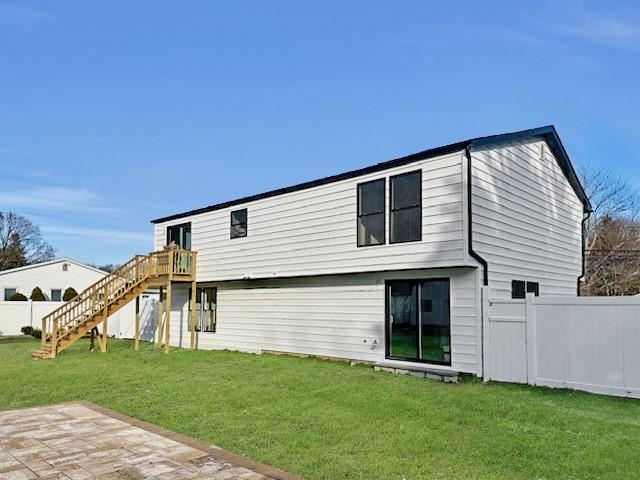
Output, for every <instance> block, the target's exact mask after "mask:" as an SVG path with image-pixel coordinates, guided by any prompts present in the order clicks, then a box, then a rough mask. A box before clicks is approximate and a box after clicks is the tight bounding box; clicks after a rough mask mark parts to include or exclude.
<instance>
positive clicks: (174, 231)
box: [167, 223, 191, 250]
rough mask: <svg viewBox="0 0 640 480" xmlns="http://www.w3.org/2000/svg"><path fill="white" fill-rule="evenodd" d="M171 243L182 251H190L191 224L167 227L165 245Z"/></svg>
mask: <svg viewBox="0 0 640 480" xmlns="http://www.w3.org/2000/svg"><path fill="white" fill-rule="evenodd" d="M171 243H175V244H176V245H177V247H178V248H181V249H183V250H191V223H183V224H180V225H171V226H169V227H167V245H170V244H171Z"/></svg>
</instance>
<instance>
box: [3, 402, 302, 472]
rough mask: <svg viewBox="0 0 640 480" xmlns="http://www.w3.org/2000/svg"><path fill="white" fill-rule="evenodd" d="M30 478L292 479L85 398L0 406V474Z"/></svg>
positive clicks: (265, 466)
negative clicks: (18, 406)
mask: <svg viewBox="0 0 640 480" xmlns="http://www.w3.org/2000/svg"><path fill="white" fill-rule="evenodd" d="M35 478H45V479H48V480H49V479H50V480H54V479H60V480H92V479H98V480H142V479H148V478H153V479H157V480H183V479H187V480H192V479H193V480H199V479H211V480H214V479H220V480H223V479H224V480H231V479H244V480H295V479H296V478H297V477H294V476H293V475H289V474H287V473H285V472H282V471H280V470H277V469H275V468H272V467H269V466H267V465H263V464H260V463H257V462H253V461H251V460H248V459H246V458H244V457H241V456H239V455H235V454H233V453H230V452H227V451H225V450H222V449H220V448H217V447H214V446H210V445H205V444H203V443H201V442H198V441H196V440H193V439H190V438H187V437H184V436H182V435H178V434H176V433H173V432H169V431H167V430H164V429H162V428H159V427H156V426H154V425H150V424H147V423H144V422H141V421H139V420H136V419H133V418H130V417H126V416H125V415H121V414H119V413H117V412H113V411H111V410H107V409H104V408H102V407H98V406H97V405H93V404H91V403H88V402H72V403H63V404H57V405H48V406H43V407H34V408H26V409H19V410H9V411H4V412H0V480H31V479H35ZM298 480H299V479H298Z"/></svg>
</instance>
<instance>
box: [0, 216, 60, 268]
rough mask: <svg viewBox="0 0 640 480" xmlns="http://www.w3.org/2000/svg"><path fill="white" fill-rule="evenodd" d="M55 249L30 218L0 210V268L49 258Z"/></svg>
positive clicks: (19, 265)
mask: <svg viewBox="0 0 640 480" xmlns="http://www.w3.org/2000/svg"><path fill="white" fill-rule="evenodd" d="M54 254H55V250H54V249H53V247H52V246H51V245H49V244H48V243H47V242H46V241H45V240H44V239H43V238H42V234H41V233H40V229H39V228H38V226H37V225H35V224H33V223H32V222H31V220H29V219H28V218H26V217H23V216H21V215H18V214H16V213H13V212H0V270H6V269H8V268H16V267H22V266H24V265H31V264H33V263H40V262H44V261H47V260H51V259H52V258H53V256H54Z"/></svg>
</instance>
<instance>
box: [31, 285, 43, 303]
mask: <svg viewBox="0 0 640 480" xmlns="http://www.w3.org/2000/svg"><path fill="white" fill-rule="evenodd" d="M31 300H33V301H34V302H44V301H46V300H47V299H46V297H45V296H44V293H42V290H40V287H35V288H34V289H33V291H32V292H31Z"/></svg>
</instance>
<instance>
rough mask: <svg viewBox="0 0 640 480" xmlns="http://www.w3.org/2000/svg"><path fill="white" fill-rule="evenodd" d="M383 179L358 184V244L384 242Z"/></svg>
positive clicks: (365, 244) (361, 245)
mask: <svg viewBox="0 0 640 480" xmlns="http://www.w3.org/2000/svg"><path fill="white" fill-rule="evenodd" d="M384 197H385V179H384V178H382V179H380V180H373V181H371V182H366V183H361V184H359V185H358V246H359V247H364V246H368V245H382V244H384V242H385V235H384V220H385V218H384V217H385V211H384V210H385V209H384V204H385V198H384Z"/></svg>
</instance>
